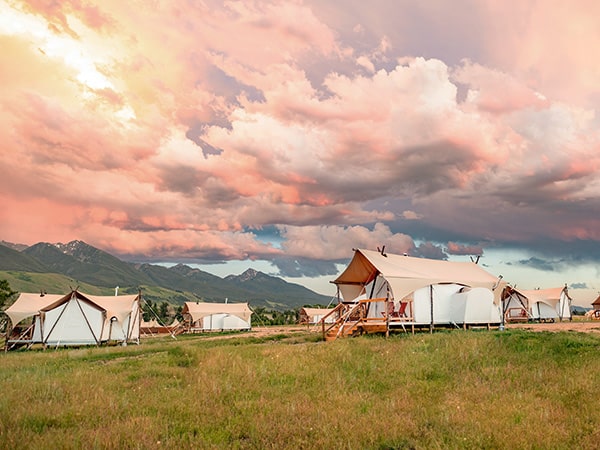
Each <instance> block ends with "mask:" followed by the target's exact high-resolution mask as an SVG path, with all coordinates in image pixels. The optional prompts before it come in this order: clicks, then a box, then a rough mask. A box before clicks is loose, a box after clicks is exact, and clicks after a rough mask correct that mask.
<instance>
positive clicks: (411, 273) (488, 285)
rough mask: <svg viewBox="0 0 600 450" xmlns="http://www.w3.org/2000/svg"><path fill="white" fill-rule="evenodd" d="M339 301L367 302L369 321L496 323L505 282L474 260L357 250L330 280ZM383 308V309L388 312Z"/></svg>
mask: <svg viewBox="0 0 600 450" xmlns="http://www.w3.org/2000/svg"><path fill="white" fill-rule="evenodd" d="M333 283H335V284H336V285H337V286H338V289H339V292H340V293H341V295H342V298H343V302H347V303H353V302H357V301H359V300H361V299H363V300H367V299H376V298H377V299H386V302H371V303H368V311H367V313H366V314H367V319H369V318H370V319H373V320H375V319H377V318H381V317H386V319H387V318H388V317H390V318H391V317H396V318H395V319H394V321H395V322H406V323H408V322H410V323H411V324H414V325H430V326H432V327H433V326H434V325H436V324H444V325H463V326H464V325H474V324H498V323H500V300H501V298H500V295H501V292H502V289H503V288H504V286H505V285H506V283H504V282H502V280H501V277H496V276H494V275H492V274H490V273H488V272H487V271H485V270H484V269H483V268H481V267H480V266H478V265H477V264H475V263H472V262H451V261H441V260H431V259H425V258H415V257H410V256H404V255H394V254H389V253H388V254H385V253H383V252H375V251H371V250H363V249H358V250H355V253H354V257H353V258H352V261H351V262H350V264H349V265H348V267H347V268H346V269H345V270H344V272H343V273H342V274H341V275H340V276H339V277H338V278H337V279H336V280H335V281H334V282H333ZM386 309H387V311H386Z"/></svg>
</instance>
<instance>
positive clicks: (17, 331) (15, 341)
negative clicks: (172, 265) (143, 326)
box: [5, 290, 141, 348]
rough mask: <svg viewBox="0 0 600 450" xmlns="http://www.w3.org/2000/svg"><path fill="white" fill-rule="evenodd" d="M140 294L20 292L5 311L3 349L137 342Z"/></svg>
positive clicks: (74, 291)
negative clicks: (7, 321)
mask: <svg viewBox="0 0 600 450" xmlns="http://www.w3.org/2000/svg"><path fill="white" fill-rule="evenodd" d="M140 299H141V295H119V296H98V295H88V294H83V293H81V292H79V291H77V290H73V291H71V292H69V293H68V294H66V295H55V294H31V293H22V294H20V295H19V297H18V298H17V300H16V301H15V302H14V303H13V304H12V305H11V306H10V307H9V308H8V309H7V310H6V311H5V313H6V315H7V316H8V317H9V319H10V322H11V328H10V330H9V332H8V334H7V340H6V345H7V348H10V347H16V346H23V345H26V346H31V345H33V344H42V345H44V346H54V347H59V346H80V345H101V344H103V343H107V342H111V341H112V342H120V343H128V342H135V343H138V342H139V337H140V320H141V307H140Z"/></svg>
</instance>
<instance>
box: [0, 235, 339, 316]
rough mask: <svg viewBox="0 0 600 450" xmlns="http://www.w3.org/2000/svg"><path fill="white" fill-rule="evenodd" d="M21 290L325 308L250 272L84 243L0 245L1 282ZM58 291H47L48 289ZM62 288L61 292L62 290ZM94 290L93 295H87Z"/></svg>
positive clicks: (318, 299)
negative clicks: (136, 259) (155, 260)
mask: <svg viewBox="0 0 600 450" xmlns="http://www.w3.org/2000/svg"><path fill="white" fill-rule="evenodd" d="M3 278H6V279H8V281H9V283H10V285H11V288H12V289H13V290H18V291H20V292H25V291H26V290H28V291H31V290H32V288H33V289H35V290H34V291H33V292H37V291H38V290H40V291H41V290H44V291H46V292H48V293H64V287H63V286H65V283H66V284H67V285H68V286H70V287H71V288H74V287H76V286H80V289H81V290H82V291H83V292H88V293H90V294H96V295H97V294H100V293H104V295H111V293H112V292H114V290H115V288H116V287H117V286H118V287H119V292H120V293H132V292H137V291H138V290H140V289H141V290H142V294H143V295H144V296H145V297H146V299H149V300H153V301H156V302H158V301H167V302H169V303H172V304H182V303H183V302H185V301H198V300H202V301H207V302H223V301H225V299H227V300H228V301H231V302H249V303H250V305H251V306H262V307H265V308H269V309H276V310H284V309H292V308H297V307H300V306H303V305H313V304H321V305H327V304H328V303H329V301H330V300H331V299H330V297H328V296H324V295H321V294H318V293H316V292H314V291H311V290H310V289H307V288H305V287H304V286H301V285H299V284H295V283H288V282H286V281H285V280H282V279H281V278H277V277H273V276H270V275H267V274H265V273H262V272H258V271H256V270H253V269H248V270H247V271H245V272H244V273H242V274H240V275H229V276H227V277H225V278H221V277H218V276H216V275H212V274H210V273H208V272H204V271H202V270H199V269H196V268H193V267H190V266H187V265H184V264H177V265H175V266H172V267H165V266H161V265H156V264H148V263H131V262H126V261H122V260H120V259H119V258H117V257H115V256H113V255H111V254H109V253H107V252H105V251H102V250H100V249H98V248H95V247H93V246H91V245H88V244H86V243H85V242H83V241H79V240H76V241H71V242H69V243H67V244H62V243H58V244H50V243H47V242H39V243H37V244H34V245H32V246H29V247H27V246H24V245H19V244H12V243H9V242H5V241H1V242H0V279H3ZM57 289H58V290H59V291H58V292H52V291H53V290H57ZM61 289H62V290H61ZM91 291H94V292H91Z"/></svg>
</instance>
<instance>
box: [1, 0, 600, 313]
mask: <svg viewBox="0 0 600 450" xmlns="http://www.w3.org/2000/svg"><path fill="white" fill-rule="evenodd" d="M597 17H600V3H598V2H596V1H591V0H590V1H584V0H579V1H577V0H575V1H561V0H555V1H550V0H548V1H541V0H518V1H511V0H477V1H474V0H455V1H452V2H448V1H445V0H425V1H419V2H415V1H408V0H371V1H369V2H365V1H363V0H344V1H333V0H304V1H302V0H291V1H289V0H288V1H270V0H261V1H258V0H257V1H253V0H246V1H222V2H218V1H212V0H204V1H202V0H197V1H193V0H189V1H184V0H178V1H170V0H164V1H162V0H156V1H152V2H149V1H145V0H144V1H134V0H132V1H127V2H123V1H121V0H102V1H86V0H64V1H55V0H29V1H26V2H20V1H12V0H0V49H2V51H0V67H1V69H0V142H1V143H2V144H1V145H2V151H1V152H0V169H1V174H2V175H1V176H0V204H1V205H2V208H0V238H1V239H3V240H5V241H8V242H13V243H21V244H27V245H32V244H35V243H37V242H40V241H43V242H68V241H71V240H74V239H80V240H83V241H85V242H87V243H88V244H90V245H93V246H95V247H98V248H100V249H102V250H105V251H107V252H110V253H112V254H114V255H115V256H118V257H120V258H122V259H125V260H128V261H147V262H155V263H176V262H183V263H186V264H190V265H195V266H196V267H200V268H203V269H205V270H207V271H211V272H213V273H216V274H218V275H226V274H229V273H240V272H242V271H243V270H244V269H245V268H248V267H253V268H256V269H257V270H261V271H264V272H266V273H269V274H271V275H276V276H280V277H282V278H284V279H286V280H288V281H293V282H297V283H300V284H303V285H305V286H307V287H309V288H311V289H314V290H316V291H317V292H320V293H323V294H326V295H329V294H332V295H333V294H335V286H333V285H332V284H331V283H330V281H331V280H333V279H335V278H336V277H337V275H339V273H341V270H343V268H344V267H345V265H346V264H347V263H348V262H349V260H350V259H351V258H352V255H353V252H352V249H353V248H365V249H372V250H374V249H376V248H377V247H382V246H384V245H385V246H386V251H387V252H390V253H407V254H409V255H412V256H420V257H428V258H435V259H449V260H456V261H468V260H469V258H473V257H476V256H477V255H480V261H479V264H482V265H483V266H484V267H485V268H486V269H487V270H488V271H489V272H491V273H492V274H494V275H502V276H503V277H504V280H505V281H508V282H509V283H511V284H512V285H516V286H517V287H522V288H523V289H533V288H536V287H542V288H545V287H557V286H563V285H564V284H568V285H569V286H570V287H571V288H572V289H573V291H575V290H578V291H581V293H582V295H583V293H585V297H581V298H580V299H577V298H576V300H579V303H581V304H584V305H586V303H587V306H589V303H590V302H591V301H593V299H594V298H596V296H597V295H598V292H599V291H600V281H599V275H600V175H599V169H600V126H599V125H600V117H599V115H598V112H600V83H599V82H598V80H599V79H600V58H598V55H597V52H598V50H597V49H599V48H600V27H598V26H597ZM573 291H572V292H573ZM588 300H589V302H588Z"/></svg>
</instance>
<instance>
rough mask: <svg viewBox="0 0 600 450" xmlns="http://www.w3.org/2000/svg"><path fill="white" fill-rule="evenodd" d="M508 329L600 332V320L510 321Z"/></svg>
mask: <svg viewBox="0 0 600 450" xmlns="http://www.w3.org/2000/svg"><path fill="white" fill-rule="evenodd" d="M506 328H507V329H509V330H510V329H515V328H517V329H518V328H522V329H526V330H531V331H577V332H579V333H600V321H593V322H582V321H573V322H554V323H510V324H507V325H506Z"/></svg>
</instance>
